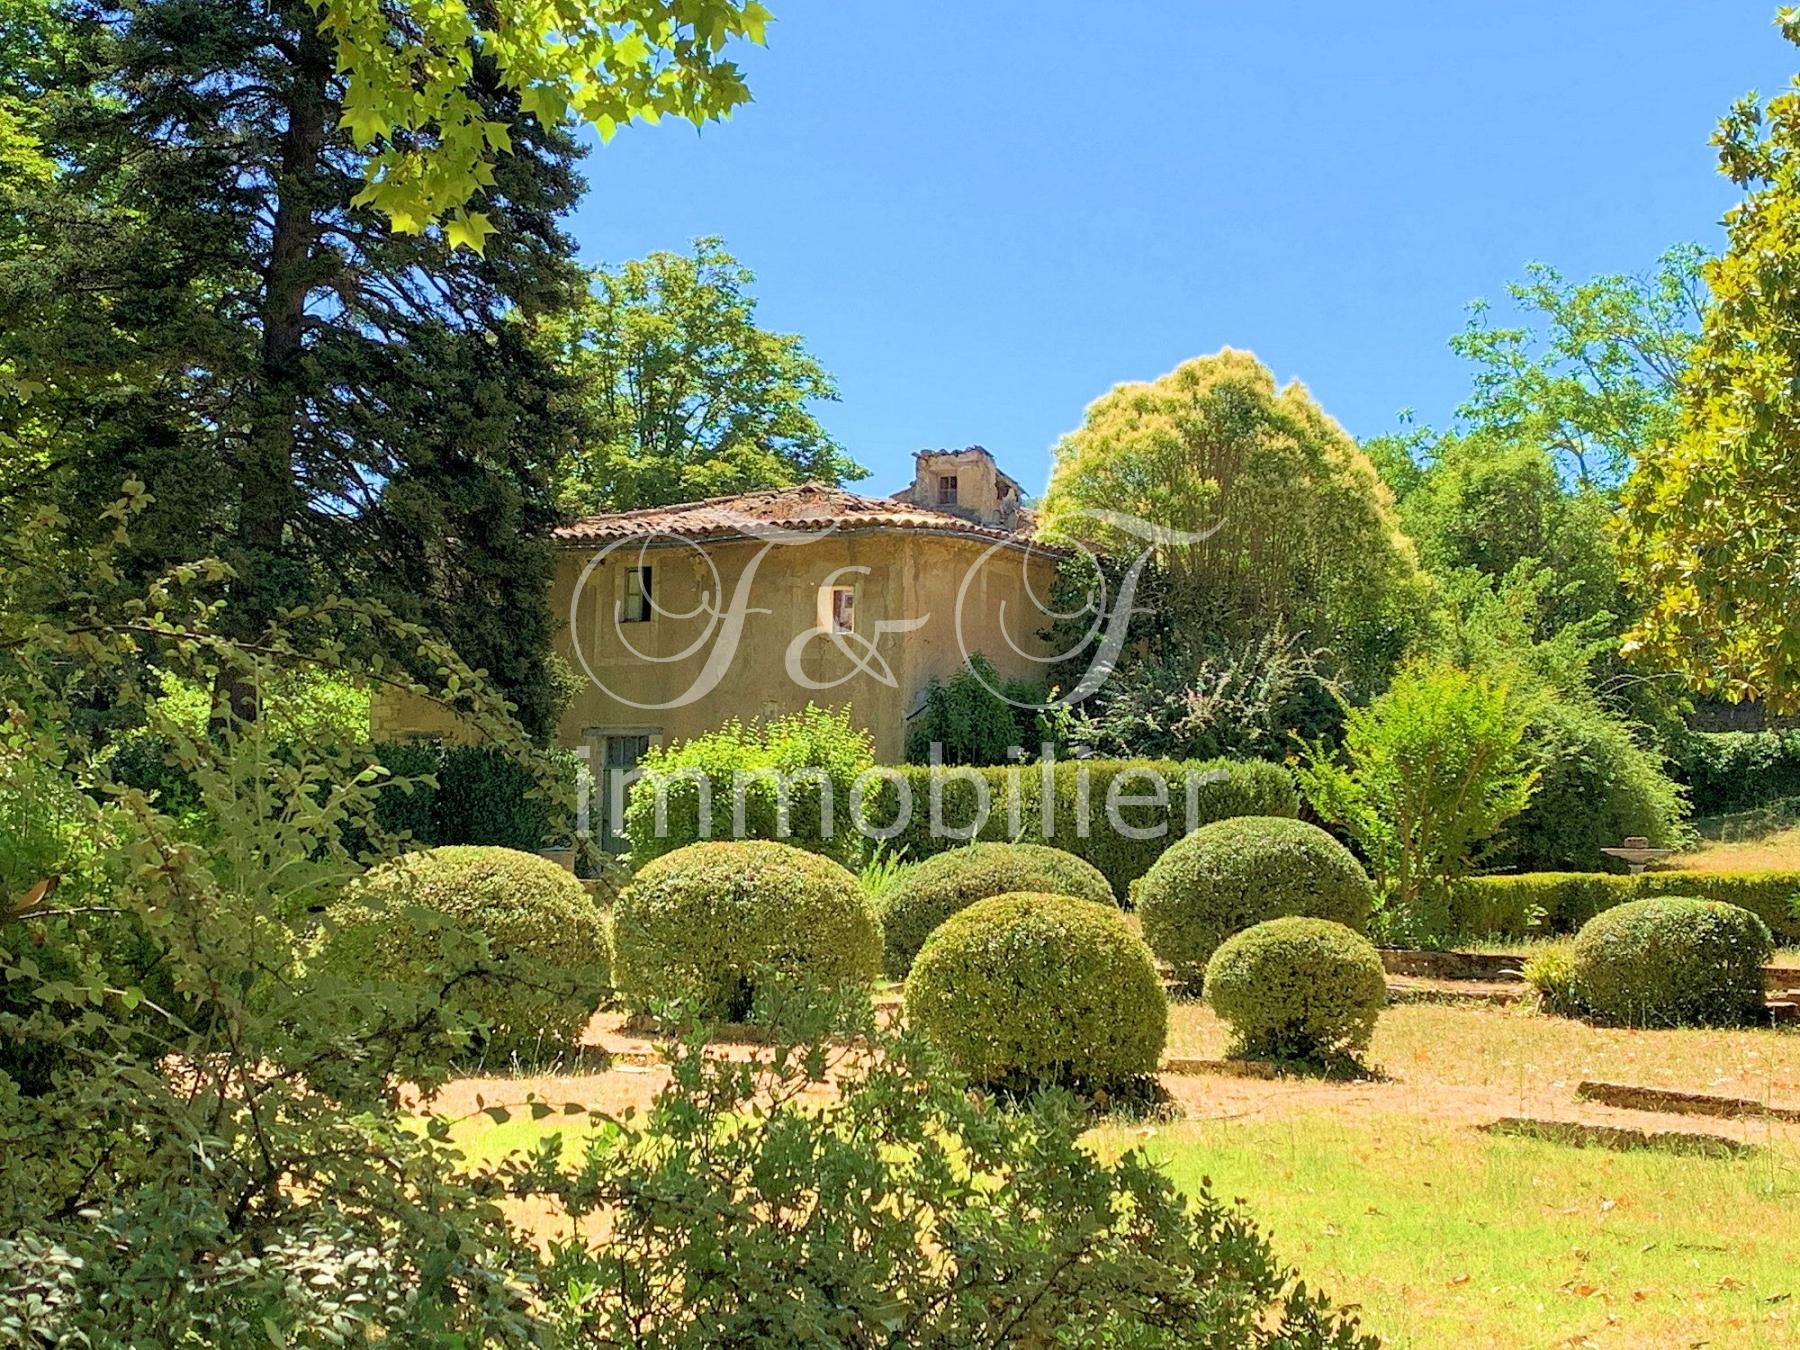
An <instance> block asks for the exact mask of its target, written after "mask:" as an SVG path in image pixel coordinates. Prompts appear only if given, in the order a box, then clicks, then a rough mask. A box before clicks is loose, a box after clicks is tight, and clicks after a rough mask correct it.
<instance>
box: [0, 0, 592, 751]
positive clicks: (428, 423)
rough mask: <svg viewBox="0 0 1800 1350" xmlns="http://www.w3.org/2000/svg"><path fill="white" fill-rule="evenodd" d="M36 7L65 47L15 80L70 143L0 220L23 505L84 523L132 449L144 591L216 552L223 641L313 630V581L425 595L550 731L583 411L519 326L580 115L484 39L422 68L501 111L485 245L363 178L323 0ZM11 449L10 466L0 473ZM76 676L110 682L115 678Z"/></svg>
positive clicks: (551, 266) (435, 615)
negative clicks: (434, 226)
mask: <svg viewBox="0 0 1800 1350" xmlns="http://www.w3.org/2000/svg"><path fill="white" fill-rule="evenodd" d="M347 3H349V4H351V5H354V6H359V7H362V8H363V9H365V11H366V14H367V16H371V17H372V16H373V15H374V10H375V7H374V6H362V0H347ZM395 8H396V7H392V6H383V7H382V9H383V11H384V12H385V14H386V17H384V18H382V19H381V24H382V25H383V26H384V27H385V26H386V24H387V23H388V22H389V21H390V20H392V21H394V22H396V23H397V24H399V23H400V21H399V19H398V16H397V15H396V14H395V13H393V12H392V11H393V10H394V9H395ZM402 8H404V9H406V10H409V11H415V12H418V13H421V14H422V13H423V12H424V11H425V10H426V9H427V8H432V9H434V10H435V11H440V12H445V13H447V12H449V10H450V9H452V8H454V9H457V10H460V9H461V8H462V6H461V5H460V4H458V5H455V6H431V7H428V6H425V5H423V4H410V3H409V4H408V5H406V6H404V7H402ZM489 8H492V7H491V6H490V7H489ZM501 8H506V6H501ZM51 13H52V14H53V15H54V16H56V21H55V22H54V23H53V24H52V25H51V26H52V27H53V28H54V29H55V30H56V31H57V34H58V43H59V44H60V46H61V47H62V50H61V51H60V54H59V56H58V59H54V60H49V61H43V62H39V63H36V64H35V66H34V68H33V69H32V70H30V71H29V72H27V73H26V74H25V75H24V77H23V78H24V81H25V84H26V87H25V88H24V89H22V90H21V93H22V94H23V95H25V96H27V97H29V98H30V99H31V100H32V101H33V103H34V104H35V105H36V106H37V107H38V108H39V109H40V113H41V115H40V116H39V118H38V119H37V120H38V126H37V132H38V135H39V137H40V139H41V144H42V146H43V149H44V151H45V153H46V154H48V155H50V156H51V157H52V158H53V160H54V162H55V163H56V164H57V165H58V172H57V173H56V174H54V175H53V176H52V177H51V178H50V180H49V181H48V182H47V183H45V184H43V185H42V188H41V190H37V191H32V192H30V193H27V194H22V196H21V198H20V200H19V202H18V206H19V209H18V211H17V212H16V213H13V214H12V215H11V216H10V226H11V227H10V228H8V229H6V230H4V231H0V310H3V311H4V312H6V314H7V315H8V322H7V324H6V325H5V328H4V330H3V331H0V370H4V371H6V372H8V379H9V384H10V382H12V381H15V380H16V382H17V385H18V387H20V388H23V389H28V390H29V391H30V394H29V397H28V398H18V397H13V396H11V395H10V394H7V395H5V396H0V445H4V444H6V443H8V442H9V441H10V442H13V443H15V444H16V446H17V447H18V455H19V459H20V460H21V461H23V462H24V463H25V464H27V465H30V466H32V467H31V468H29V469H28V471H27V472H26V473H24V474H22V475H20V477H21V479H22V480H23V482H24V484H25V485H26V486H27V488H28V490H29V495H30V497H31V499H32V501H33V502H34V503H38V504H42V505H45V506H52V505H53V506H55V507H56V508H57V509H58V510H59V511H60V516H59V517H46V518H43V519H40V520H39V522H38V527H39V528H41V529H48V530H52V531H54V532H56V533H58V534H67V535H69V536H71V537H70V539H69V540H68V544H69V546H70V547H73V548H82V547H85V546H86V545H88V544H90V543H92V542H95V540H96V539H97V538H99V537H101V536H103V535H104V534H105V533H106V526H105V525H104V523H102V520H101V513H102V512H103V511H104V510H105V509H106V508H107V507H108V506H109V505H110V503H111V501H112V499H113V498H114V497H116V496H117V495H118V494H119V488H120V484H121V483H123V482H125V481H126V480H128V479H136V480H138V481H141V482H142V483H143V484H144V485H145V490H146V491H147V493H148V501H147V506H146V509H145V510H144V511H142V512H140V513H139V515H138V516H137V518H136V519H135V520H134V524H133V529H132V535H131V541H130V544H129V546H126V547H121V548H119V549H118V550H116V552H115V554H114V555H113V556H112V558H111V562H112V564H113V565H114V566H115V567H116V568H117V569H118V571H119V573H120V576H121V581H122V583H123V584H126V585H128V586H129V587H130V588H133V589H135V590H136V591H137V592H138V593H142V591H143V590H144V589H145V588H147V587H148V586H149V585H151V584H152V583H153V582H154V581H155V580H156V579H157V578H158V577H159V576H161V575H162V573H163V572H165V571H166V570H167V569H168V568H169V567H170V566H172V565H176V564H184V563H194V562H198V561H200V560H203V559H212V558H217V559H221V560H223V561H225V562H227V563H228V564H229V565H230V566H231V569H232V574H231V577H230V579H229V582H228V583H227V586H226V590H227V593H228V595H229V597H230V599H231V605H230V606H229V607H228V608H227V609H226V610H224V611H223V612H222V617H221V620H220V621H221V622H223V623H228V624H230V625H231V627H232V634H231V635H232V636H233V637H234V638H236V639H238V640H239V641H246V640H248V639H250V638H252V637H254V636H255V635H256V634H258V633H259V632H261V631H262V630H263V629H265V628H266V627H268V626H269V625H270V624H271V623H273V622H275V621H276V619H277V616H278V615H284V618H283V622H285V623H288V624H289V625H290V626H291V627H292V628H293V630H294V631H295V632H296V633H303V634H307V630H309V629H311V628H316V626H317V625H318V623H319V621H320V611H319V609H318V604H317V602H319V601H320V600H322V599H325V598H342V597H344V596H355V597H359V598H362V599H370V600H379V601H381V602H383V603H385V604H386V605H388V606H389V607H390V608H391V609H393V610H394V611H395V612H397V613H399V614H401V615H402V616H404V617H406V618H408V619H411V620H416V621H421V622H424V623H427V624H429V625H430V627H431V628H432V629H433V631H434V632H435V633H437V634H438V635H439V636H440V637H442V638H443V639H444V640H445V641H447V642H448V643H450V645H451V646H452V647H453V648H454V649H455V650H456V651H457V652H458V654H459V655H460V656H461V657H462V658H463V660H464V662H465V664H467V665H469V666H471V667H474V668H479V669H482V670H485V671H486V672H487V673H488V677H489V679H491V680H492V681H493V682H495V683H496V684H498V685H499V686H500V687H501V688H502V689H503V690H504V691H505V692H506V693H507V694H508V695H509V696H510V697H511V698H512V699H513V701H514V702H515V703H516V704H517V706H518V710H519V716H520V717H521V719H522V720H523V721H524V722H525V723H526V724H527V726H528V728H529V729H530V730H531V731H532V732H533V733H534V734H537V735H540V736H541V735H543V734H545V733H546V732H547V731H548V728H549V727H550V725H551V724H552V723H553V722H554V720H555V712H556V709H555V697H554V696H555V688H554V681H553V679H552V677H551V672H550V663H549V657H550V648H551V638H552V634H553V631H554V617H553V616H552V614H551V613H550V612H549V610H548V608H547V607H546V606H545V604H544V595H545V592H546V590H547V588H548V586H549V581H550V574H551V569H552V549H551V544H550V540H549V539H548V537H547V534H548V530H549V527H550V526H551V525H553V524H554V523H555V521H556V510H555V502H554V497H553V493H552V490H551V482H550V473H551V469H552V466H553V465H554V464H555V462H556V461H557V460H558V458H559V457H560V453H561V451H562V450H563V448H564V447H565V446H566V445H567V444H569V442H570V440H571V436H572V427H571V426H570V424H569V423H568V421H567V419H565V418H563V417H562V416H561V415H560V414H558V413H557V412H556V410H555V409H554V408H553V406H552V403H553V400H554V397H555V394H556V392H557V390H558V389H559V388H560V384H561V376H560V374H559V373H558V372H557V371H556V370H555V369H554V368H553V366H552V365H551V363H550V362H549V361H548V359H547V358H546V357H545V356H544V355H543V354H542V353H540V352H539V351H538V350H537V349H536V347H535V345H534V342H533V340H532V328H533V326H534V325H535V324H536V323H537V321H538V319H539V318H540V316H542V315H543V314H544V312H545V311H546V310H551V309H555V308H557V307H559V306H562V305H564V304H566V303H569V302H570V301H571V300H572V298H573V296H574V295H575V294H576V293H577V291H578V289H579V285H580V273H579V269H577V268H576V267H575V266H574V264H573V262H572V261H571V255H572V252H573V244H572V241H570V240H569V239H568V238H567V237H566V236H565V235H563V234H562V233H561V232H560V230H559V228H558V223H557V222H558V218H559V216H560V215H561V214H562V213H563V212H565V211H566V210H568V209H569V207H570V206H572V205H573V203H574V201H575V199H576V196H577V194H578V191H579V180H578V178H577V176H576V174H575V172H574V167H573V166H574V161H575V159H576V157H577V155H578V153H579V151H578V147H577V146H576V145H575V143H574V141H573V140H572V138H571V137H570V136H569V135H568V134H567V133H566V131H565V130H564V129H563V128H562V127H561V126H560V125H559V124H558V123H557V122H556V120H555V119H552V120H551V121H550V122H548V123H540V122H538V121H536V120H534V119H530V118H525V119H520V118H519V117H518V105H517V98H516V95H514V94H512V93H510V92H509V91H508V90H506V89H505V88H504V87H503V85H502V83H501V82H500V81H499V80H498V78H497V75H496V68H495V66H494V65H493V63H492V60H491V59H483V60H478V59H475V55H474V53H472V52H469V51H463V52H461V53H460V55H461V56H462V57H463V58H464V59H466V60H468V61H469V62H470V64H468V65H466V66H462V65H459V66H458V68H457V72H456V75H455V77H454V79H453V80H452V81H451V83H450V84H448V85H446V86H443V87H440V88H438V89H437V92H438V93H440V94H442V95H444V96H445V97H450V96H454V97H456V98H458V99H468V100H472V101H473V104H474V105H475V106H479V107H481V108H482V109H484V117H485V123H486V124H491V125H493V126H496V127H499V128H501V129H505V128H506V127H507V126H509V125H510V126H511V132H510V140H509V144H510V153H508V154H506V155H505V156H503V157H501V158H499V159H497V160H496V161H495V162H494V163H493V164H492V165H491V166H489V168H488V169H487V170H486V171H485V172H484V176H483V180H482V182H481V184H480V186H479V188H478V190H477V191H478V200H476V201H474V202H472V203H471V207H472V209H475V208H478V210H479V213H480V214H481V216H482V217H483V218H484V219H485V220H486V222H487V223H488V225H490V226H491V227H492V228H491V233H489V234H488V235H487V237H486V246H485V252H484V253H483V254H481V255H477V254H476V253H474V252H472V251H471V250H469V249H467V248H456V247H454V246H453V245H452V244H451V242H450V241H449V240H448V239H446V238H445V237H444V236H443V235H442V234H440V233H437V232H427V233H425V234H405V233H402V232H399V231H397V230H395V229H394V228H392V226H391V224H390V222H389V221H387V220H385V219H383V218H382V216H380V215H379V214H378V213H375V212H371V211H369V210H367V209H365V208H363V207H361V206H358V205H356V204H355V202H354V199H355V198H356V197H357V195H358V192H359V189H360V187H361V186H362V180H361V170H362V168H363V167H364V166H365V165H366V164H367V163H368V162H369V161H368V156H367V155H365V154H364V153H363V150H362V149H359V146H358V142H357V136H356V134H355V133H353V131H352V130H351V128H350V127H347V126H344V125H342V124H341V119H342V118H343V117H344V116H345V114H346V113H347V112H348V111H349V104H348V103H347V102H346V100H347V99H349V98H350V94H349V91H348V88H347V84H348V85H355V84H356V83H357V82H358V81H359V80H360V79H361V78H362V76H361V75H352V76H349V77H346V76H345V75H344V74H343V73H342V72H341V71H340V70H339V68H338V66H337V63H336V60H335V56H336V54H337V50H338V47H337V43H336V42H335V41H334V34H333V32H327V31H322V30H321V27H320V24H321V17H320V13H319V10H318V9H317V8H316V7H315V6H314V5H312V4H309V3H304V2H300V3H283V4H250V3H245V2H244V0H229V2H225V3H218V4H195V3H191V0H144V2H143V3H137V2H135V0H133V2H131V3H126V2H125V0H102V2H97V3H93V4H81V5H71V4H58V5H57V6H56V7H55V8H54V9H53V10H52V11H51ZM340 17H341V13H340ZM539 17H540V18H542V17H543V16H542V15H541V14H540V15H539ZM401 26H403V27H404V26H406V25H404V24H402V25H401ZM352 31H355V29H354V28H351V29H339V30H335V36H336V37H339V38H342V37H344V36H345V35H346V34H347V33H349V32H352ZM396 31H398V29H396ZM540 31H541V26H540V25H539V24H537V23H532V24H530V25H528V26H527V28H525V29H521V30H520V32H521V33H524V32H530V33H531V34H532V35H533V37H532V41H533V42H535V41H536V40H537V39H536V34H538V33H539V32H540ZM412 36H413V37H414V38H417V37H418V36H419V33H418V32H416V31H414V32H413V34H412ZM409 45H410V44H409V43H408V42H406V41H402V42H400V43H399V49H404V48H406V47H408V46H409ZM343 50H345V51H351V52H352V53H353V55H354V56H355V60H356V61H357V62H358V63H362V62H364V61H369V60H378V59H379V60H381V61H385V60H387V59H388V58H390V57H392V56H394V55H395V51H394V50H386V51H381V50H379V49H367V50H364V49H361V48H356V49H351V48H344V49H343ZM396 50H397V49H396ZM395 73H396V75H397V77H402V76H403V77H404V78H406V79H410V78H412V76H414V75H416V74H418V72H417V70H416V69H414V68H413V67H410V66H406V65H404V64H403V65H401V66H399V67H396V68H395ZM4 78H6V80H7V82H8V83H10V82H11V80H12V79H13V78H17V76H15V75H14V73H13V72H8V74H7V76H6V77H4ZM417 130H424V129H422V128H420V129H417ZM396 134H398V135H400V136H402V137H403V138H405V139H406V140H407V141H408V145H409V148H410V151H413V152H417V153H419V154H422V155H427V156H429V155H430V154H431V153H432V149H431V147H430V145H428V144H427V143H423V142H419V141H416V140H412V139H411V138H412V137H413V135H414V131H412V130H397V131H396ZM392 186H393V187H394V189H395V190H396V191H399V192H400V193H402V195H404V194H406V193H410V192H414V191H420V192H424V191H427V190H429V191H430V192H432V193H437V192H441V191H444V190H447V189H448V188H449V186H450V184H449V182H448V180H445V179H440V178H434V179H432V180H431V181H430V182H429V183H426V182H414V183H411V184H410V185H403V184H400V183H398V182H396V183H394V184H393V185H392ZM418 223H420V224H422V223H423V221H420V222H418ZM122 297H123V300H122ZM7 462H8V466H10V465H11V463H12V462H13V458H12V456H11V455H10V454H9V455H8V457H7ZM12 479H13V475H12V473H11V472H10V471H9V469H8V470H0V492H5V491H8V490H10V488H11V486H12V483H11V481H10V480H12ZM362 636H363V637H364V638H372V637H376V636H378V635H375V634H370V633H367V632H365V633H364V634H363V635H362ZM307 637H308V640H311V637H310V634H307ZM368 655H370V654H368V653H362V654H359V659H363V658H365V657H367V656H368ZM382 655H383V656H384V657H385V658H386V659H387V660H388V661H389V662H398V661H403V660H407V659H410V658H411V656H412V651H411V648H410V645H409V644H405V643H399V644H396V645H395V646H394V647H392V648H391V649H389V650H387V651H385V652H383V653H382ZM413 673H414V674H415V675H417V676H420V677H423V678H428V679H430V680H433V681H435V680H437V679H438V678H439V674H438V672H437V671H436V670H435V669H430V670H425V669H421V670H417V671H415V672H413ZM278 678H280V679H284V680H289V681H294V680H299V679H300V678H301V677H300V675H299V673H298V672H283V673H281V674H280V675H279V677H278ZM220 692H223V693H225V694H227V695H229V697H230V699H231V700H232V703H233V706H234V710H235V711H236V712H237V713H238V715H239V716H240V718H243V719H245V720H248V719H250V718H251V717H253V716H254V715H255V714H256V712H257V711H258V701H259V691H257V690H255V689H253V688H251V687H250V686H248V685H247V684H245V685H239V686H236V687H234V688H232V689H230V690H225V691H220ZM94 701H95V703H96V704H97V705H98V706H99V707H100V708H102V709H105V710H106V711H107V712H113V711H117V710H116V709H114V708H110V707H108V705H109V704H113V703H116V700H112V699H110V698H108V697H107V696H106V695H105V694H104V692H103V691H96V692H95V698H94Z"/></svg>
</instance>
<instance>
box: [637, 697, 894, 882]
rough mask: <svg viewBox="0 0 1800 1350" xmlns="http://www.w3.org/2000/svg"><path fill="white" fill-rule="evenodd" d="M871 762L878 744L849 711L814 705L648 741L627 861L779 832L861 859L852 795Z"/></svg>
mask: <svg viewBox="0 0 1800 1350" xmlns="http://www.w3.org/2000/svg"><path fill="white" fill-rule="evenodd" d="M874 765H875V744H874V742H873V741H872V740H871V739H870V737H869V733H868V732H866V731H862V730H859V729H858V728H856V727H855V726H853V725H852V724H851V722H850V713H849V710H848V709H827V708H820V707H817V706H814V705H812V704H808V705H807V707H806V708H805V709H804V710H803V711H801V712H797V713H793V714H791V715H789V716H787V717H777V718H775V719H773V720H771V721H768V722H754V721H753V722H748V723H743V722H737V721H732V722H727V723H726V724H725V725H724V726H722V727H720V728H719V729H718V730H717V731H714V732H711V733H709V734H707V735H705V736H696V737H694V738H693V739H692V740H687V741H683V742H681V743H680V744H679V745H675V746H671V747H667V748H661V749H652V750H651V751H650V753H649V755H648V756H647V757H646V758H645V760H644V763H643V771H644V772H643V777H642V778H640V779H639V780H638V781H637V782H636V783H634V784H633V785H632V788H631V795H630V800H629V801H628V802H627V803H626V807H625V831H626V833H627V834H628V835H630V837H631V861H632V865H633V866H634V867H642V866H643V865H644V864H645V863H647V862H649V861H650V860H651V859H653V858H660V857H662V856H663V855H664V854H667V853H671V852H673V851H675V850H676V849H680V848H685V847H687V846H688V845H689V844H694V843H698V842H699V841H701V840H704V839H778V840H782V841H784V842H786V843H790V844H793V845H794V846H795V847H797V848H803V849H806V850H807V851H809V852H812V853H821V854H824V855H825V856H826V857H828V858H832V859H834V860H836V861H837V862H840V863H842V864H844V865H845V866H846V867H850V868H856V867H860V866H861V864H862V856H863V836H862V834H861V833H860V832H859V831H858V830H857V829H856V828H855V824H854V822H853V821H852V820H851V818H850V798H851V791H852V788H853V786H854V784H855V782H856V780H857V778H858V777H859V776H860V775H861V774H863V773H864V772H866V771H867V770H869V769H871V768H873V767H874ZM740 794H741V796H742V799H743V808H742V809H743V820H742V828H741V829H740V828H739V824H738V820H737V818H736V817H737V805H738V803H737V798H738V796H739V795H740ZM659 803H660V805H661V808H662V809H661V811H660V812H659V810H658V806H659ZM659 818H660V819H659Z"/></svg>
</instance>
